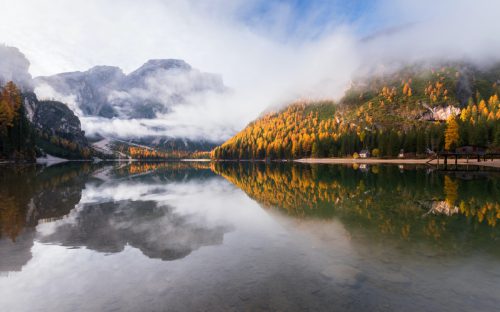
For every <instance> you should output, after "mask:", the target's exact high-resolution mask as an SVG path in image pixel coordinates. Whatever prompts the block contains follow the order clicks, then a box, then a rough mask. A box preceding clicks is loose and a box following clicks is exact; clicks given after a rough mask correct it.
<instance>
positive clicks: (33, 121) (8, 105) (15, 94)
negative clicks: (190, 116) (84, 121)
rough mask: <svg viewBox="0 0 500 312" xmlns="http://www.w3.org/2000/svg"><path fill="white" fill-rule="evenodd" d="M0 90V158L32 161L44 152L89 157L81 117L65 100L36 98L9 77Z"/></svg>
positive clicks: (82, 157)
mask: <svg viewBox="0 0 500 312" xmlns="http://www.w3.org/2000/svg"><path fill="white" fill-rule="evenodd" d="M0 90H1V92H0V159H9V160H17V161H19V160H21V161H32V160H34V159H35V158H36V156H43V155H44V154H45V153H48V154H51V155H54V156H58V157H63V158H73V159H85V158H90V156H91V154H92V151H91V149H90V146H89V144H88V142H87V139H86V138H85V133H84V132H83V131H82V130H81V126H80V120H79V119H78V117H77V116H76V115H75V114H74V113H73V112H72V111H71V110H70V109H69V108H68V107H67V106H66V105H65V104H63V103H61V102H57V101H38V99H37V97H36V95H35V94H34V93H33V92H31V91H26V92H22V91H21V89H20V88H19V87H18V86H16V84H15V83H13V82H12V81H11V82H8V83H6V84H5V86H3V87H2V86H0Z"/></svg>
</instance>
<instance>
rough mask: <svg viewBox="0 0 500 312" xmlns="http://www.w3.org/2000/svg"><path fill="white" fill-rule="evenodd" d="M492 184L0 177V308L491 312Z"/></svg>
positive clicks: (346, 170)
mask: <svg viewBox="0 0 500 312" xmlns="http://www.w3.org/2000/svg"><path fill="white" fill-rule="evenodd" d="M498 223H500V173H498V172H484V171H453V172H442V171H437V170H433V169H432V168H428V167H417V166H409V165H405V166H394V165H372V166H366V165H365V166H363V165H360V166H358V165H349V166H347V165H308V164H290V163H277V164H265V163H236V162H235V163H232V162H228V163H209V162H165V163H138V162H133V163H98V164H90V163H78V162H74V163H66V164H58V165H53V166H49V167H41V166H35V165H24V166H13V165H2V166H1V167H0V290H1V291H0V310H1V311H30V312H32V311H165V310H168V311H232V310H237V311H254V310H270V311H276V310H279V311H303V310H311V311H319V310H321V311H364V310H367V311H432V310H434V311H471V310H474V311H497V310H498V307H499V306H500V231H499V227H498V226H497V225H498Z"/></svg>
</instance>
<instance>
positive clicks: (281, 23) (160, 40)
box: [0, 0, 500, 140]
mask: <svg viewBox="0 0 500 312" xmlns="http://www.w3.org/2000/svg"><path fill="white" fill-rule="evenodd" d="M0 3H1V5H0V9H2V12H4V13H5V14H4V15H5V16H3V18H2V19H0V26H1V27H2V28H3V29H9V31H8V32H2V34H0V42H1V41H3V42H5V43H7V44H9V45H13V46H17V47H19V48H20V49H21V50H22V51H23V52H25V53H26V55H27V57H28V58H29V59H30V60H31V61H32V74H34V75H40V74H44V75H47V74H54V73H58V72H62V71H73V70H86V69H88V68H89V67H91V66H94V65H97V64H107V65H116V66H120V67H121V68H123V69H124V70H125V72H128V71H131V70H132V69H134V68H137V67H138V66H139V65H140V64H142V63H144V61H145V60H147V59H152V58H179V59H184V60H186V61H187V62H188V63H190V64H191V65H192V66H193V67H194V68H198V69H200V70H202V71H204V72H212V73H217V74H220V75H221V76H222V78H223V79H224V82H225V84H226V85H227V86H228V87H229V88H231V90H233V91H232V92H230V93H228V94H227V95H225V96H219V97H215V96H212V95H208V96H207V97H206V98H197V99H195V100H196V102H195V103H193V105H187V106H186V107H184V106H183V107H175V108H173V110H172V112H171V114H168V115H165V116H162V117H159V119H158V120H156V121H151V120H149V121H146V120H123V119H120V120H112V121H111V122H108V124H105V123H106V120H97V119H91V118H89V119H87V120H84V121H83V124H84V127H86V130H87V131H92V130H93V129H97V128H106V129H108V128H109V131H111V132H116V133H121V132H127V133H130V132H132V130H131V129H135V130H136V131H137V132H135V133H149V132H151V131H153V132H154V131H155V126H158V128H157V129H160V130H159V132H156V133H163V132H169V133H175V135H179V136H183V135H187V136H190V137H201V136H206V135H208V136H210V137H213V138H218V139H219V140H220V139H225V138H227V137H229V136H231V135H233V134H234V132H235V131H237V130H239V129H241V128H243V127H244V126H245V125H246V124H247V123H248V122H250V121H251V120H252V119H254V118H256V117H257V116H258V115H259V114H260V113H261V112H262V111H264V110H265V109H266V108H268V107H269V106H273V105H279V104H283V103H287V102H290V101H292V100H294V99H296V98H300V97H302V98H303V97H306V98H310V97H320V98H324V97H333V98H338V97H339V96H341V95H342V93H343V91H344V90H345V88H346V86H347V85H348V83H349V81H350V80H351V79H352V78H353V76H354V75H356V74H358V73H360V72H368V71H369V70H371V69H373V68H376V66H377V65H379V64H381V63H384V64H387V63H391V64H400V63H404V62H411V61H418V60H422V59H428V58H433V59H439V58H447V59H463V58H465V59H470V60H472V61H475V62H478V63H481V62H483V61H484V60H491V61H493V60H498V56H499V55H498V53H497V51H498V50H499V48H500V36H498V33H499V31H500V24H498V22H497V18H496V12H498V11H499V10H500V3H499V2H493V1H486V0H478V1H467V0H453V1H452V0H444V1H430V0H423V1H396V0H380V1H376V2H374V3H372V4H370V10H368V11H366V10H365V11H361V13H359V12H358V13H356V14H352V12H347V13H346V12H343V11H342V10H341V9H342V3H343V2H342V1H334V2H333V3H334V5H333V7H327V8H325V6H322V5H315V6H312V8H311V9H309V10H308V11H305V12H304V13H303V14H301V13H302V12H301V11H299V12H298V11H297V9H296V8H295V7H294V5H293V4H288V3H287V2H278V3H279V4H277V5H271V6H267V7H266V9H264V10H261V9H259V8H261V6H262V3H265V1H260V0H251V1H243V0H236V1H223V0H216V1H209V2H207V1H195V0H190V1H175V0H174V1H160V0H158V1H155V0H149V1H143V2H141V3H139V2H137V1H131V0H128V1H120V3H119V4H117V2H115V1H109V0H108V1H97V0H87V1H71V2H70V1H62V0H39V1H27V0H25V1H23V0H19V1H16V2H14V3H13V2H11V1H6V0H0ZM291 3H294V2H291ZM318 3H319V2H318ZM344 3H345V2H344ZM7 5H8V9H7ZM325 10H328V12H331V13H330V14H325V13H323V12H325ZM350 10H354V11H355V10H356V8H351V9H350ZM356 12H357V11H356ZM40 25H43V27H40ZM387 29H390V30H391V31H384V30H387ZM367 34H369V35H371V36H370V38H367V39H366V38H365V39H363V38H364V37H366V35H367ZM158 87H159V88H160V89H161V84H160V85H158ZM158 95H162V94H161V92H160V93H158ZM112 126H114V128H112ZM166 129H167V130H166ZM141 131H142V132H141Z"/></svg>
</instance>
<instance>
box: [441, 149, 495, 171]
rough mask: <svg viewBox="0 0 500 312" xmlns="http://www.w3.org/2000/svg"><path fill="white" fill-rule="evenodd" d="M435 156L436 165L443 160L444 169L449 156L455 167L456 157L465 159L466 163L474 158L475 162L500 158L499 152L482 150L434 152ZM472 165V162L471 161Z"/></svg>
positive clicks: (446, 166) (446, 167)
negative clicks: (484, 151)
mask: <svg viewBox="0 0 500 312" xmlns="http://www.w3.org/2000/svg"><path fill="white" fill-rule="evenodd" d="M435 155H436V158H435V159H437V166H438V168H439V165H440V163H439V160H440V159H442V160H443V164H444V170H447V169H448V158H450V159H451V160H453V159H454V160H455V168H457V166H458V159H459V158H460V159H464V158H465V159H467V164H469V160H476V159H477V162H481V161H488V160H491V161H493V159H495V158H500V153H483V152H470V153H457V152H445V151H443V152H437V153H436V154H435ZM471 164H472V165H473V164H474V163H471Z"/></svg>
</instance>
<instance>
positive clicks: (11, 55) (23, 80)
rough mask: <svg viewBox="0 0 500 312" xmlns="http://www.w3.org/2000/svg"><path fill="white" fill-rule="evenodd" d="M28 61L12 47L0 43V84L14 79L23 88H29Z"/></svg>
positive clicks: (30, 86)
mask: <svg viewBox="0 0 500 312" xmlns="http://www.w3.org/2000/svg"><path fill="white" fill-rule="evenodd" d="M29 66H30V62H29V61H28V59H27V58H26V57H25V56H24V55H23V54H22V53H21V52H20V51H19V49H17V48H14V47H8V46H5V45H2V44H0V85H3V84H5V83H6V82H8V81H14V82H15V83H16V84H18V85H19V86H21V87H22V88H24V89H31V88H32V84H31V75H30V73H29V71H28V69H29Z"/></svg>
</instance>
